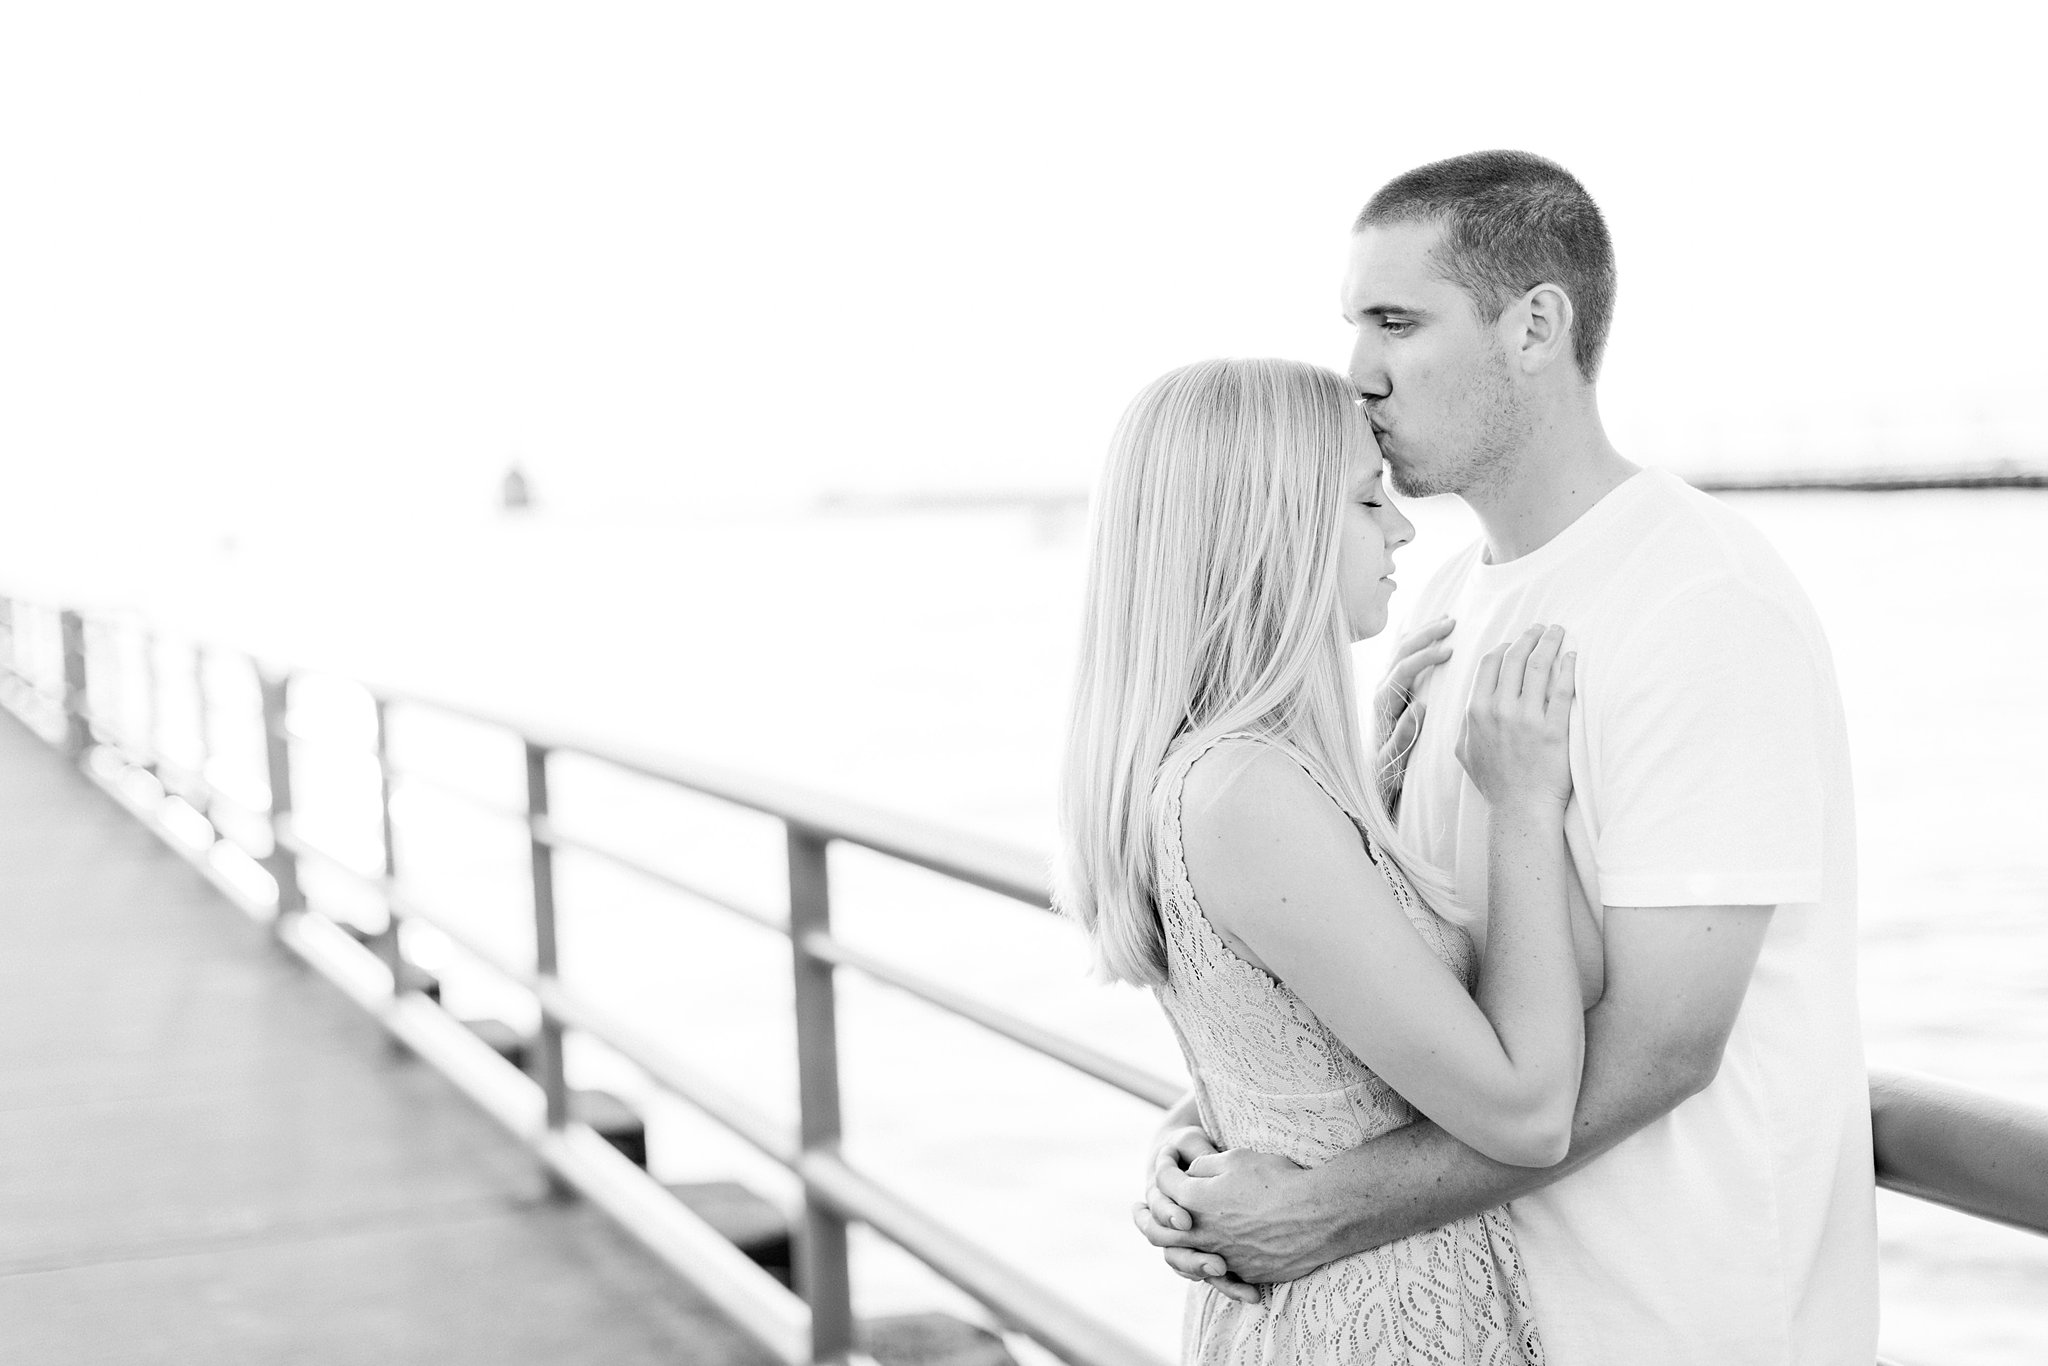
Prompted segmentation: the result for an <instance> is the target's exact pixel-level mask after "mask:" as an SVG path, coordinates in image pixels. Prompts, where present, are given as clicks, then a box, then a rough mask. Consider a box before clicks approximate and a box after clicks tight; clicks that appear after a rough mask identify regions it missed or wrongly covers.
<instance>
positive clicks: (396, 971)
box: [370, 697, 411, 996]
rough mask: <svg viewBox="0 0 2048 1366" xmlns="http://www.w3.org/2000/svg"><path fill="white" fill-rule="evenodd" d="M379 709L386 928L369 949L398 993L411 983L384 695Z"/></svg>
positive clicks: (379, 820)
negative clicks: (401, 917) (403, 940)
mask: <svg viewBox="0 0 2048 1366" xmlns="http://www.w3.org/2000/svg"><path fill="white" fill-rule="evenodd" d="M371 701H372V705H374V706H375V707H376V711H377V831H378V836H379V839H380V840H381V841H382V844H383V850H384V887H385V891H386V895H385V898H384V912H385V918H384V928H383V929H381V930H379V931H377V933H376V934H375V935H373V936H371V939H370V949H371V951H372V952H373V953H375V954H376V955H377V957H378V958H379V959H380V960H381V961H382V962H383V964H384V966H385V967H387V968H389V969H390V970H391V992H392V994H393V995H394V996H395V995H397V994H398V993H399V992H401V991H404V990H406V988H407V987H408V986H410V985H411V983H410V981H409V980H408V978H409V976H410V974H409V973H408V972H407V970H406V962H405V951H404V949H403V948H402V947H401V946H400V945H399V942H398V911H397V909H396V908H395V907H394V906H393V905H392V903H393V901H395V900H396V893H397V889H398V831H397V827H396V826H394V825H393V824H392V820H391V711H390V704H389V703H387V702H386V701H385V700H384V699H383V698H381V697H377V698H373V699H371Z"/></svg>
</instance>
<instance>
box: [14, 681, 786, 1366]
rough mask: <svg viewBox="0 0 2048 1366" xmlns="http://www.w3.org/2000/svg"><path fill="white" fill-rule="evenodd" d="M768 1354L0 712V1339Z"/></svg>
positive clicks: (63, 1360)
mask: <svg viewBox="0 0 2048 1366" xmlns="http://www.w3.org/2000/svg"><path fill="white" fill-rule="evenodd" d="M765 1361H766V1358H765V1357H763V1356H761V1355H760V1354H758V1353H757V1352H755V1351H754V1350H753V1349H751V1348H750V1347H749V1346H748V1344H747V1343H746V1341H745V1340H744V1339H742V1338H741V1337H740V1336H739V1334H738V1331H737V1330H736V1329H734V1328H733V1327H731V1326H730V1325H729V1324H728V1323H726V1322H725V1321H724V1320H722V1319H721V1318H720V1317H719V1316H718V1315H717V1314H716V1312H715V1311H714V1310H712V1309H711V1308H710V1307H709V1306H707V1305H706V1304H705V1303H704V1302H703V1301H702V1300H701V1299H700V1298H698V1297H697V1296H695V1295H693V1294H692V1293H691V1292H689V1291H687V1290H685V1289H684V1288H682V1287H681V1286H679V1285H678V1284H677V1283H676V1282H675V1280H674V1279H673V1278H672V1277H671V1276H669V1275H667V1274H666V1273H665V1272H664V1271H663V1270H662V1269H660V1268H659V1267H658V1266H656V1265H655V1263H654V1262H653V1261H652V1259H650V1258H648V1257H647V1256H645V1255H644V1254H642V1253H641V1252H640V1251H639V1250H638V1249H637V1248H636V1247H635V1246H634V1245H632V1244H631V1243H630V1242H628V1241H627V1240H626V1239H625V1237H624V1236H623V1235H621V1234H618V1233H616V1232H615V1231H614V1230H613V1229H612V1227H611V1226H610V1225H609V1224H608V1223H607V1222H606V1221H605V1219H604V1218H603V1216H602V1215H599V1214H597V1213H596V1212H595V1211H592V1210H590V1209H587V1208H585V1207H583V1206H580V1205H576V1204H557V1203H553V1202H550V1201H549V1200H548V1199H547V1198H546V1196H545V1194H544V1191H543V1186H542V1183H541V1180H540V1177H539V1175H538V1171H537V1168H536V1166H535V1164H534V1161H533V1160H532V1159H531V1158H529V1157H528V1156H527V1155H526V1154H525V1152H524V1150H522V1149H521V1148H520V1147H519V1146H518V1145H517V1144H516V1143H514V1142H513V1141H512V1140H511V1139H510V1138H509V1137H507V1136H505V1135H504V1134H503V1133H502V1131H500V1130H499V1129H497V1128H496V1127H495V1126H494V1125H492V1124H491V1122H490V1121H488V1120H487V1119H485V1118H484V1117H483V1116H482V1115H481V1114H479V1113H478V1112H477V1111H475V1110H474V1109H472V1108H471V1107H470V1106H469V1104H468V1103H467V1102H466V1101H465V1100H464V1099H463V1098H462V1097H461V1096H460V1095H459V1094H458V1093H457V1092H456V1091H455V1090H454V1089H453V1087H451V1086H450V1085H449V1084H448V1083H446V1082H444V1081H442V1080H441V1078H440V1077H439V1076H438V1075H437V1074H435V1073H433V1072H432V1071H430V1070H428V1069H427V1068H426V1067H425V1066H424V1065H422V1064H420V1063H418V1062H416V1061H413V1060H410V1059H408V1058H405V1057H402V1056H399V1055H397V1054H396V1052H395V1050H393V1049H391V1048H390V1047H389V1046H388V1045H387V1044H386V1042H385V1040H384V1035H383V1034H382V1032H381V1031H380V1030H379V1029H378V1028H377V1026H376V1025H374V1024H373V1023H372V1022H370V1021H369V1020H368V1019H367V1018H365V1017H364V1016H363V1015H361V1014H360V1013H359V1012H358V1011H357V1010H356V1009H355V1007H354V1006H352V1005H351V1004H349V1002H348V1001H346V1000H345V999H344V998H343V997H342V996H341V995H340V993H339V992H337V991H335V990H334V989H333V988H331V987H329V986H328V985H327V984H326V983H325V982H324V981H322V980H321V979H319V978H318V977H316V976H314V975H313V974H312V973H310V972H309V971H306V970H304V969H302V968H300V967H299V966H298V965H297V964H296V961H295V960H293V959H292V958H290V956H289V955H287V954H285V953H284V952H282V951H281V950H279V949H277V948H275V947H274V946H273V945H272V944H271V943H270V942H269V939H268V937H267V934H266V932H265V931H264V930H263V929H262V928H261V927H259V926H257V925H254V924H251V923H250V922H249V921H248V920H247V919H246V918H245V917H244V916H243V915H242V914H241V912H239V911H238V910H236V909H235V908H234V907H233V906H231V905H229V904H228V903H227V902H226V901H225V900H223V899H222V898H221V897H220V896H219V895H218V894H217V893H216V892H215V891H214V890H213V889H212V888H211V887H210V886H209V885H208V884H207V883H206V882H205V881H204V880H203V879H201V878H200V877H199V876H198V875H197V874H196V873H194V872H193V871H192V870H191V869H189V868H188V867H187V866H186V865H185V864H184V863H183V862H182V861H180V860H179V859H178V857H177V856H176V855H174V854H172V853H171V852H170V851H168V850H166V849H165V848H163V846H162V845H160V844H159V843H158V842H157V841H156V839H155V838H154V837H153V836H152V835H150V834H149V833H148V832H147V831H145V830H144V829H142V828H141V827H140V826H139V825H138V824H136V822H135V821H134V820H133V818H131V817H130V816H128V815H127V814H126V813H125V812H123V811H122V810H121V809H120V808H119V807H118V806H117V805H115V803H114V802H113V801H112V800H111V799H110V798H108V797H106V796H105V795H104V794H103V793H101V792H100V791H98V790H97V789H96V788H94V787H93V786H92V785H91V784H90V783H88V782H87V781H86V780H85V779H84V778H83V777H81V776H80V775H79V774H77V773H76V772H74V771H73V770H71V769H70V768H69V767H68V766H67V765H66V764H65V762H64V761H63V760H62V759H61V758H60V757H59V756H57V755H56V754H55V753H54V752H53V751H51V750H50V749H49V748H48V747H47V746H45V745H44V744H43V743H42V742H41V741H40V740H38V739H37V738H35V737H34V736H32V735H31V734H29V733H28V732H27V731H26V730H25V729H23V727H22V726H21V725H20V723H19V722H17V721H16V720H15V719H14V718H13V717H11V716H8V715H6V714H4V713H0V1362H5V1363H7V1364H8V1366H98V1364H99V1363H108V1364H110V1366H111V1364H114V1363H120V1364H122V1366H125V1364H126V1363H143V1362H148V1363H158V1362H163V1363H188V1362H189V1363H194V1366H241V1364H242V1363H249V1366H259V1364H260V1366H274V1364H284V1363H289V1364H290V1366H301V1364H303V1366H327V1364H328V1363H334V1364H335V1366H340V1364H341V1363H363V1366H370V1364H371V1363H375V1364H376V1366H399V1364H401V1363H414V1362H418V1363H433V1364H434V1366H464V1364H465V1363H472V1362H474V1363H493V1366H518V1364H521V1363H536V1364H537V1366H538V1364H540V1363H547V1364H548V1366H554V1364H555V1363H560V1364H561V1366H578V1364H579V1363H590V1364H591V1366H598V1364H599V1363H602V1366H637V1364H638V1363H657V1362H659V1363H671V1364H673V1363H690V1366H757V1363H765Z"/></svg>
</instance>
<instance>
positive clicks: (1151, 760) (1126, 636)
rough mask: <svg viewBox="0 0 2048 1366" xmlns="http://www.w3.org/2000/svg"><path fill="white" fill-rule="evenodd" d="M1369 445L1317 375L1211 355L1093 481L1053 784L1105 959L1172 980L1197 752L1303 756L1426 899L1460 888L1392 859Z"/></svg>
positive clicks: (1144, 405) (1111, 971)
mask: <svg viewBox="0 0 2048 1366" xmlns="http://www.w3.org/2000/svg"><path fill="white" fill-rule="evenodd" d="M1371 441H1372V437H1371V434H1370V430H1369V428H1368V427H1367V425H1366V422H1365V418H1364V417H1363V415H1362V414H1360V413H1359V412H1358V410H1357V408H1356V405H1355V404H1354V402H1353V394H1352V390H1351V386H1350V385H1349V384H1347V383H1346V382H1345V381H1344V379H1343V378H1342V377H1340V376H1339V375H1337V374H1335V373H1334V372H1332V371H1329V370H1325V369H1322V368H1321V367H1318V366H1313V365H1304V364H1301V363H1300V362H1297V361H1284V360H1210V361H1202V362H1200V363H1198V364H1195V365H1189V366H1185V367H1183V368H1181V369H1179V370H1175V371H1173V372H1172V373H1171V374H1167V375H1163V376H1161V377H1160V378H1159V379H1157V380H1154V381H1153V382H1152V383H1151V384H1150V385H1149V386H1147V387H1146V389H1145V390H1144V392H1143V393H1141V394H1139V395H1138V397H1137V398H1136V399H1134V400H1133V401H1132V403H1131V406H1130V407H1129V408H1128V409H1126V410H1125V412H1124V416H1123V420H1122V421H1121V422H1120V423H1119V424H1118V425H1117V430H1116V436H1115V438H1114V439H1113V440H1112V441H1111V443H1110V452H1109V463H1108V465H1107V467H1106V468H1105V470H1104V471H1103V476H1102V483H1101V486H1100V488H1099V489H1098V490H1097V493H1096V498H1095V505H1094V513H1093V528H1092V533H1091V542H1092V544H1091V548H1090V555H1089V564H1088V587H1087V610H1086V615H1085V617H1084V619H1083V625H1082V636H1081V664H1080V670H1079V677H1078V679H1077V681H1076V686H1075V689H1074V700H1073V712H1072V718H1071V722H1070V725H1069V729H1068V733H1067V754H1066V764H1065V768H1064V772H1063V773H1062V777H1061V784H1060V854H1059V857H1058V859H1057V860H1056V865H1057V867H1056V881H1057V883H1058V889H1059V890H1058V902H1059V905H1060V908H1061V909H1062V910H1063V911H1065V912H1066V913H1067V914H1069V915H1071V916H1073V917H1074V918H1075V919H1077V920H1078V921H1080V923H1081V925H1082V926H1083V927H1084V928H1085V929H1086V930H1087V931H1088V934H1089V936H1090V938H1091V939H1092V940H1093V942H1094V945H1095V951H1096V957H1097V962H1098V965H1099V966H1100V968H1101V970H1102V972H1103V974H1104V975H1105V976H1107V977H1110V978H1112V979H1116V980H1121V981H1125V982H1132V983H1135V984H1137V985H1140V986H1157V985H1161V984H1163V983H1164V982H1165V980H1166V944H1165V940H1164V938H1163V936H1162V932H1161V929H1160V923H1159V913H1158V909H1157V905H1156V903H1155V901H1154V888H1155V886H1156V885H1157V884H1156V880H1155V873H1156V870H1155V868H1154V866H1153V865H1154V848H1153V829H1154V819H1155V812H1156V804H1157V802H1158V801H1159V799H1160V794H1162V793H1164V792H1166V791H1169V790H1170V784H1171V783H1172V782H1173V781H1174V780H1176V779H1177V777H1178V769H1179V767H1180V765H1181V764H1182V763H1185V762H1191V759H1192V756H1193V755H1194V754H1196V753H1197V752H1198V751H1199V750H1200V748H1201V747H1202V745H1203V744H1204V742H1205V741H1208V740H1210V739H1213V738H1215V737H1216V736H1219V735H1228V734H1231V733H1232V732H1236V731H1250V732H1253V733H1255V734H1258V735H1260V736H1262V737H1265V738H1267V739H1270V740H1272V741H1274V742H1276V743H1278V744H1280V745H1282V746H1283V747H1285V748H1287V749H1288V750H1289V751H1291V752H1292V753H1293V754H1294V755H1295V756H1296V757H1297V758H1298V759H1299V760H1300V761H1301V762H1302V763H1303V764H1304V765H1305V766H1306V767H1307V768H1308V769H1309V771H1310V772H1311V773H1313V774H1314V775H1315V777H1316V778H1317V779H1318V780H1319V781H1321V783H1322V784H1323V786H1324V787H1326V788H1328V789H1329V791H1330V792H1331V793H1332V794H1334V795H1335V796H1336V797H1337V799H1338V801H1339V802H1340V803H1341V804H1342V805H1344V806H1345V807H1346V808H1347V809H1348V810H1349V811H1350V813H1351V815H1352V816H1353V818H1354V819H1356V820H1358V821H1360V822H1361V823H1363V824H1364V825H1365V827H1366V828H1367V829H1368V830H1369V831H1371V833H1372V835H1373V837H1374V839H1375V841H1376V842H1377V843H1378V844H1379V845H1380V847H1381V848H1382V849H1383V850H1385V851H1386V852H1388V853H1389V854H1390V855H1392V856H1393V857H1394V859H1395V861H1396V862H1397V863H1398V864H1399V865H1400V866H1401V868H1402V870H1403V871H1404V872H1405V873H1407V874H1408V877H1409V881H1410V882H1411V883H1412V884H1413V885H1414V886H1415V889H1416V891H1417V892H1419V893H1421V894H1422V896H1423V897H1424V898H1425V899H1427V900H1429V901H1430V902H1431V904H1433V905H1436V906H1437V907H1438V908H1439V909H1440V910H1441V909H1445V908H1447V907H1448V906H1450V904H1451V901H1452V898H1451V894H1450V888H1449V885H1448V879H1446V878H1445V877H1444V875H1443V874H1442V873H1441V872H1440V871H1439V870H1437V869H1435V868H1434V867H1431V866H1429V865H1427V864H1425V863H1423V862H1422V861H1421V860H1419V859H1415V858H1413V857H1410V856H1407V855H1406V854H1405V853H1404V852H1403V851H1402V850H1401V849H1400V846H1399V843H1398V841H1397V840H1396V838H1395V835H1394V831H1393V823H1392V821H1391V820H1390V819H1389V818H1388V816H1387V812H1386V807H1385V805H1384V804H1383V803H1382V802H1381V800H1380V797H1379V790H1378V787H1377V785H1376V784H1374V783H1373V782H1371V781H1369V780H1368V778H1367V774H1366V765H1365V759H1364V753H1363V749H1362V746H1361V742H1360V736H1359V727H1358V712H1357V701H1356V696H1355V693H1354V690H1353V682H1352V672H1351V643H1352V642H1351V632H1350V627H1349V625H1348V623H1347V622H1346V620H1345V614H1344V607H1343V598H1342V594H1341V592H1340V589H1339V583H1338V574H1337V564H1338V547H1339V543H1340V538H1339V529H1340V526H1341V523H1342V517H1343V507H1344V502H1345V499H1346V497H1347V493H1348V490H1347V484H1348V481H1349V479H1350V477H1351V471H1352V469H1353V466H1354V461H1356V460H1358V459H1361V458H1364V457H1366V456H1367V455H1369V454H1370V452H1371V445H1370V443H1371Z"/></svg>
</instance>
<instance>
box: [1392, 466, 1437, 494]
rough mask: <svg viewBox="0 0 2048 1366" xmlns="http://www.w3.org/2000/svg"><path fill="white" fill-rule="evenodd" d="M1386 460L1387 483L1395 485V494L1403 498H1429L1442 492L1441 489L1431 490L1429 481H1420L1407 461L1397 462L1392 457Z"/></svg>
mask: <svg viewBox="0 0 2048 1366" xmlns="http://www.w3.org/2000/svg"><path fill="white" fill-rule="evenodd" d="M1386 459H1387V482H1388V483H1389V484H1391V485H1393V488H1394V492H1396V493H1398V494H1400V495H1401V496H1402V497H1403V498H1429V497H1433V496H1435V495H1436V494H1437V493H1439V492H1441V490H1439V489H1434V488H1431V487H1430V486H1429V482H1428V481H1427V480H1424V479H1418V478H1417V477H1416V472H1415V470H1413V469H1412V468H1410V467H1409V465H1408V464H1407V462H1406V461H1402V460H1396V459H1395V458H1394V457H1392V456H1388V457H1387V458H1386Z"/></svg>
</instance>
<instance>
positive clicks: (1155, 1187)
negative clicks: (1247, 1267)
mask: <svg viewBox="0 0 2048 1366" xmlns="http://www.w3.org/2000/svg"><path fill="white" fill-rule="evenodd" d="M1216 1153H1217V1147H1216V1144H1215V1141H1214V1140H1212V1139H1211V1138H1210V1137H1209V1135H1208V1134H1207V1132H1205V1131H1204V1130H1203V1129H1202V1128H1201V1127H1200V1126H1198V1125H1187V1126H1183V1127H1181V1128H1175V1129H1168V1130H1166V1131H1165V1132H1163V1133H1161V1134H1160V1136H1159V1147H1158V1148H1157V1149H1155V1150H1154V1152H1153V1154H1152V1170H1151V1172H1150V1174H1149V1175H1150V1186H1149V1189H1147V1191H1146V1192H1145V1200H1144V1202H1143V1203H1141V1204H1138V1205H1134V1206H1132V1207H1131V1222H1133V1223H1135V1224H1136V1225H1137V1226H1138V1232H1140V1233H1142V1234H1144V1235H1145V1239H1146V1241H1148V1242H1150V1243H1151V1244H1152V1245H1153V1246H1154V1247H1157V1248H1160V1249H1161V1250H1163V1251H1164V1252H1165V1253H1166V1264H1167V1266H1169V1267H1171V1268H1172V1269H1173V1272H1174V1274H1175V1275H1178V1276H1181V1277H1184V1278H1185V1279H1187V1280H1190V1281H1207V1282H1208V1283H1209V1284H1210V1285H1212V1286H1214V1287H1215V1288H1216V1289H1217V1290H1218V1291H1219V1292H1220V1293H1222V1294H1224V1295H1228V1296H1229V1297H1230V1298H1231V1299H1234V1300H1241V1301H1243V1302H1244V1303H1246V1304H1257V1303H1258V1302H1259V1292H1258V1290H1257V1289H1256V1288H1255V1287H1253V1286H1249V1285H1246V1284H1245V1283H1244V1282H1243V1281H1241V1280H1238V1279H1237V1278H1236V1277H1235V1276H1232V1275H1231V1274H1230V1269H1229V1267H1228V1266H1226V1265H1225V1264H1224V1261H1223V1259H1222V1258H1221V1257H1218V1256H1216V1255H1214V1254H1212V1253H1208V1252H1204V1251H1202V1250H1201V1248H1200V1247H1199V1246H1198V1245H1197V1241H1196V1240H1198V1239H1199V1238H1201V1237H1202V1235H1201V1234H1199V1233H1196V1232H1195V1231H1194V1227H1195V1220H1194V1216H1193V1215H1191V1214H1189V1213H1188V1212H1187V1210H1185V1209H1183V1208H1181V1207H1180V1206H1179V1205H1177V1204H1175V1203H1174V1202H1173V1201H1171V1200H1169V1199H1167V1198H1166V1197H1165V1196H1164V1195H1162V1194H1161V1193H1160V1190H1159V1185H1160V1182H1161V1181H1162V1180H1163V1179H1164V1178H1165V1177H1166V1176H1167V1174H1169V1173H1171V1174H1172V1175H1173V1176H1176V1177H1178V1176H1179V1175H1181V1173H1182V1172H1183V1171H1184V1170H1185V1169H1186V1168H1187V1167H1189V1166H1190V1165H1192V1164H1194V1163H1196V1162H1202V1161H1208V1160H1210V1159H1212V1158H1214V1157H1215V1155H1216Z"/></svg>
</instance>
